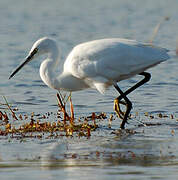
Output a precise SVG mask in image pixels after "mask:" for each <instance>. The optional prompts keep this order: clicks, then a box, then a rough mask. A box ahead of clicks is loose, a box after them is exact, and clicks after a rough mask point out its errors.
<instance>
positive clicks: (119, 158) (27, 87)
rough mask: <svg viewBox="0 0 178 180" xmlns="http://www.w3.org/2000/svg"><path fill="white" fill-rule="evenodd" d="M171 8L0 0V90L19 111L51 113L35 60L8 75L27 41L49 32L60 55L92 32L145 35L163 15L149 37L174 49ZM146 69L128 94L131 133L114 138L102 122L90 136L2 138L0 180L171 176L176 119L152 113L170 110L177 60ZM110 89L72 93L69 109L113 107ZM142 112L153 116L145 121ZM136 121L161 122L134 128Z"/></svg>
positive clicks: (51, 97) (176, 160)
mask: <svg viewBox="0 0 178 180" xmlns="http://www.w3.org/2000/svg"><path fill="white" fill-rule="evenodd" d="M177 7H178V2H177V0H172V1H167V0H157V1H154V0H150V1H142V0H135V1H132V0H119V1H118V0H110V1H107V0H102V1H97V0H90V1H81V0H68V1H65V0H60V1H58V0H52V1H50V3H49V1H47V0H39V1H35V0H31V1H22V0H19V1H16V2H15V3H14V1H13V0H6V1H0V17H1V24H0V32H1V33H0V40H1V46H0V58H1V71H0V94H1V95H5V96H6V97H7V99H8V101H9V102H11V103H13V104H14V105H16V106H18V108H19V113H22V114H24V113H29V114H30V113H31V112H35V113H39V112H40V113H41V114H43V113H45V112H48V111H49V112H56V110H57V106H56V97H55V93H56V92H55V91H54V90H52V89H49V88H48V87H46V86H45V85H44V84H43V82H42V81H41V80H40V77H39V75H38V74H39V73H38V69H39V65H40V60H38V61H34V62H33V63H31V64H29V66H26V67H25V68H24V69H23V70H22V71H21V72H20V73H18V74H17V75H16V77H15V78H14V79H12V80H8V77H9V75H10V72H11V71H12V70H13V69H14V68H15V67H16V66H17V65H18V64H19V63H20V62H21V61H22V60H23V59H24V57H25V56H26V55H27V52H28V50H29V49H30V48H31V45H32V44H33V42H34V41H36V40H37V39H38V38H40V37H42V36H51V37H53V38H55V39H56V40H57V41H58V44H59V46H60V49H61V51H62V57H63V59H65V57H66V55H67V54H68V52H69V51H70V50H71V49H72V47H73V46H74V45H76V44H78V43H80V42H85V41H89V40H93V39H99V38H106V37H123V38H131V39H137V40H140V41H142V42H147V41H148V40H149V39H150V37H151V36H152V32H153V28H154V27H155V26H156V24H157V23H158V22H160V21H161V19H163V18H164V17H165V16H168V17H170V20H169V21H167V22H165V23H163V24H162V26H161V28H160V30H159V32H158V35H157V36H156V38H155V41H154V43H155V44H157V45H160V46H163V47H166V48H168V49H171V50H174V49H175V47H176V38H177V37H178V31H177V27H178V23H177ZM149 72H151V73H152V80H151V81H150V82H149V83H147V84H146V85H144V86H143V87H141V88H139V89H138V90H136V91H135V92H134V93H132V94H130V95H129V98H130V99H131V100H132V101H133V103H134V108H133V109H132V113H135V112H137V111H138V112H139V116H138V117H136V118H133V119H132V120H130V125H127V127H128V128H133V127H134V128H135V130H136V131H137V133H136V134H133V135H129V136H127V135H125V136H123V137H122V138H120V137H119V136H117V135H115V134H112V133H111V132H112V130H110V129H108V128H107V123H106V122H103V124H102V123H101V127H100V128H99V129H98V130H97V131H96V132H93V133H92V136H91V138H90V139H86V138H81V139H78V138H58V139H54V140H53V139H51V140H50V139H48V140H47V139H42V140H37V139H35V140H34V139H26V140H24V141H20V140H16V139H6V138H4V139H3V138H1V140H0V174H1V179H3V180H6V179H18V180H19V179H24V177H25V179H44V178H45V179H168V178H169V179H177V178H178V173H177V164H178V153H177V149H178V147H177V144H178V142H177V139H178V135H177V121H176V118H174V119H172V120H171V119H170V118H169V117H167V118H158V117H157V116H156V114H157V113H159V112H162V113H164V114H168V115H170V114H173V115H174V116H175V117H176V116H177V113H178V110H177V106H178V94H177V92H178V88H177V87H178V86H177V85H178V76H177V59H176V58H172V59H171V60H170V61H167V62H165V63H162V64H160V65H159V66H157V67H154V68H153V69H151V70H149ZM138 79H139V78H134V79H132V80H127V81H124V82H121V83H120V87H121V88H122V89H127V88H128V87H130V86H131V85H133V84H134V83H135V82H136V80H138ZM116 96H117V93H116V91H115V90H114V89H112V88H111V89H110V90H109V91H107V93H106V95H105V96H103V95H100V94H99V93H98V92H96V91H94V90H86V91H82V92H76V93H74V94H73V102H74V104H75V111H76V115H77V116H80V115H87V114H90V113H91V112H93V111H95V112H102V111H104V112H107V113H112V112H113V110H112V106H113V102H112V100H113V99H114V97H116ZM2 101H3V100H2V99H1V102H2ZM144 112H149V113H152V114H153V115H154V116H156V117H157V118H156V119H153V120H150V119H149V118H147V117H145V116H144ZM138 120H141V121H143V122H152V123H157V122H158V123H160V124H161V125H159V126H158V125H155V126H147V127H138V126H135V125H138V124H139V122H138ZM15 123H16V124H17V125H18V122H15ZM119 125H120V120H118V119H117V120H115V121H113V123H112V128H113V129H118V128H119Z"/></svg>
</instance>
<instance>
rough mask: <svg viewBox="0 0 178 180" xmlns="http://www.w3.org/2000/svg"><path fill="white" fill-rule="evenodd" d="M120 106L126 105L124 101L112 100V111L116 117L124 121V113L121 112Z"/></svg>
mask: <svg viewBox="0 0 178 180" xmlns="http://www.w3.org/2000/svg"><path fill="white" fill-rule="evenodd" d="M120 104H122V105H125V106H126V103H125V102H124V101H119V100H118V99H117V98H116V99H115V100H114V107H113V109H114V111H115V112H116V114H117V116H118V117H119V118H121V119H124V116H125V112H123V111H122V110H121V108H120Z"/></svg>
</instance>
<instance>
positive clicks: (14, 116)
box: [2, 96, 18, 120]
mask: <svg viewBox="0 0 178 180" xmlns="http://www.w3.org/2000/svg"><path fill="white" fill-rule="evenodd" d="M2 97H3V98H4V100H5V102H6V105H7V107H8V109H9V110H10V111H11V113H12V117H13V118H14V119H15V120H18V118H17V116H16V115H15V113H14V111H13V110H12V109H11V107H10V105H9V103H8V102H7V99H6V98H5V96H2Z"/></svg>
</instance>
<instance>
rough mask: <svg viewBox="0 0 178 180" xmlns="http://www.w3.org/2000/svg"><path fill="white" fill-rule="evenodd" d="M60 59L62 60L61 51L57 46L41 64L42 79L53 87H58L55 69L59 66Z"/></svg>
mask: <svg viewBox="0 0 178 180" xmlns="http://www.w3.org/2000/svg"><path fill="white" fill-rule="evenodd" d="M59 61H60V57H59V52H58V49H57V47H56V48H53V49H51V52H50V53H49V54H48V58H47V59H46V60H44V61H43V62H42V63H41V66H40V76H41V79H42V80H43V82H44V83H45V84H46V85H47V86H49V87H51V88H53V89H56V87H55V80H56V76H55V70H56V67H58V64H59Z"/></svg>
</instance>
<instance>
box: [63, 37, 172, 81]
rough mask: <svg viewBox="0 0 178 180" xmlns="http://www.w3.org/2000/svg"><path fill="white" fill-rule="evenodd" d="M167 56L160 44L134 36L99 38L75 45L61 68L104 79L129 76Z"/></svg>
mask: <svg viewBox="0 0 178 180" xmlns="http://www.w3.org/2000/svg"><path fill="white" fill-rule="evenodd" d="M168 58H169V56H168V55H167V51H166V50H165V49H163V48H158V47H154V46H151V45H148V44H141V43H138V42H137V41H134V40H126V39H102V40H95V41H91V42H87V43H84V44H80V45H78V46H76V47H74V49H73V50H72V51H71V53H70V54H69V56H68V58H67V59H66V62H65V64H64V71H69V72H70V73H72V74H73V75H74V76H76V77H78V78H80V79H87V80H90V81H93V82H95V83H107V82H111V81H120V80H122V79H125V78H128V77H131V76H133V75H135V74H137V73H140V72H142V71H144V70H145V69H147V68H149V67H151V66H154V65H156V64H158V63H160V62H161V61H165V60H166V59H168Z"/></svg>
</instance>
